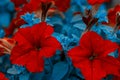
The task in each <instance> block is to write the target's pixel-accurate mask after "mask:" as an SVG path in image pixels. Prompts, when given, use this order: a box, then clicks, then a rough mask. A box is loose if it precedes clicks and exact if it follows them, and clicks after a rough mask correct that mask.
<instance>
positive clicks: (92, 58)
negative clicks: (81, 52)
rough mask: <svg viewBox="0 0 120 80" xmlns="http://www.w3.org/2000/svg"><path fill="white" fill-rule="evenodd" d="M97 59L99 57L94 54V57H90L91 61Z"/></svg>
mask: <svg viewBox="0 0 120 80" xmlns="http://www.w3.org/2000/svg"><path fill="white" fill-rule="evenodd" d="M96 57H97V55H96V54H93V55H91V56H90V57H89V60H91V61H92V60H94V59H95V58H96Z"/></svg>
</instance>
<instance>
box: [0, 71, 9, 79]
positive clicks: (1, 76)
mask: <svg viewBox="0 0 120 80" xmlns="http://www.w3.org/2000/svg"><path fill="white" fill-rule="evenodd" d="M0 80H8V79H7V78H6V77H5V75H4V74H3V73H1V72H0Z"/></svg>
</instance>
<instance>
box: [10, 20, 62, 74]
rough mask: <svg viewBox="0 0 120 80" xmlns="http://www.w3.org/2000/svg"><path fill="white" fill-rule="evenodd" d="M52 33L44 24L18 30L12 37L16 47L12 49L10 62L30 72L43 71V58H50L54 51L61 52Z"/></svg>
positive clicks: (49, 27) (51, 29) (50, 28)
mask: <svg viewBox="0 0 120 80" xmlns="http://www.w3.org/2000/svg"><path fill="white" fill-rule="evenodd" d="M52 33H53V28H52V27H51V26H50V25H47V23H45V22H42V23H39V24H36V25H34V26H33V27H32V28H31V27H28V28H21V29H19V30H18V32H17V33H16V34H15V35H14V37H13V39H15V40H16V41H17V45H16V46H15V47H14V48H13V49H12V52H11V57H10V60H11V62H12V63H13V64H18V65H23V66H26V68H27V69H28V70H29V71H30V72H40V71H43V69H44V58H49V57H52V56H53V55H54V54H55V52H56V50H61V45H60V43H59V42H58V41H57V39H56V38H54V37H52V36H51V34H52Z"/></svg>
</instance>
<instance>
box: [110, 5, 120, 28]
mask: <svg viewBox="0 0 120 80" xmlns="http://www.w3.org/2000/svg"><path fill="white" fill-rule="evenodd" d="M118 12H120V5H116V6H115V8H112V9H110V10H109V11H108V20H109V24H110V25H112V26H115V24H116V17H117V15H116V14H117V13H118Z"/></svg>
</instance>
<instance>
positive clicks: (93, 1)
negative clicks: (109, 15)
mask: <svg viewBox="0 0 120 80" xmlns="http://www.w3.org/2000/svg"><path fill="white" fill-rule="evenodd" d="M109 1H110V0H88V3H89V4H91V5H95V4H102V3H104V2H109Z"/></svg>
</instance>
